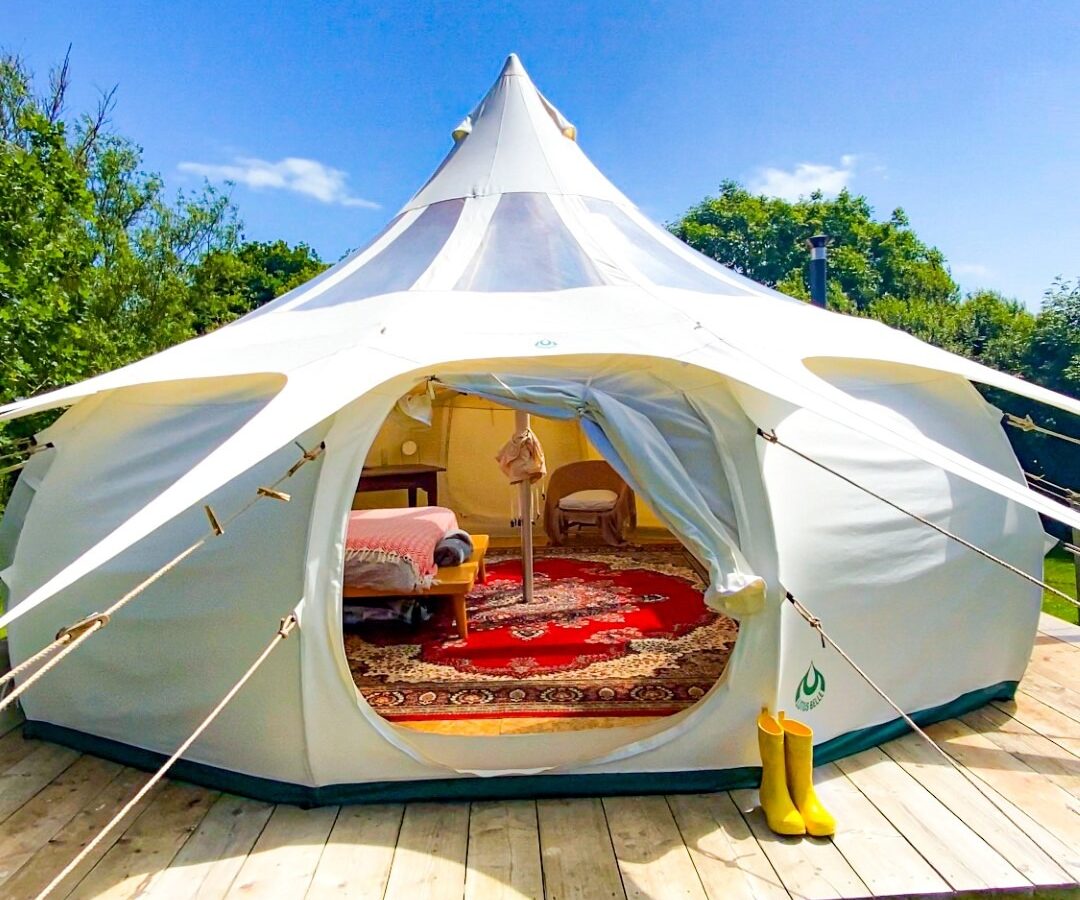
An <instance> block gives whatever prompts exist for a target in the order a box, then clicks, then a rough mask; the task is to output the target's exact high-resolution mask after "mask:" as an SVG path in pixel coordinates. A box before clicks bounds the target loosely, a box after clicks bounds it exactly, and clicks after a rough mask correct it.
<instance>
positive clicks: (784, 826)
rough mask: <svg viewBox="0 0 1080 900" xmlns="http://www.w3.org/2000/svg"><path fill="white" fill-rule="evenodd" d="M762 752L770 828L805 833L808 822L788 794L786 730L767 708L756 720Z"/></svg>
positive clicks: (763, 792) (765, 806)
mask: <svg viewBox="0 0 1080 900" xmlns="http://www.w3.org/2000/svg"><path fill="white" fill-rule="evenodd" d="M757 737H758V749H759V750H760V751H761V809H762V810H763V811H764V813H765V821H766V822H768V823H769V828H771V829H772V830H773V831H775V832H776V833H777V834H806V825H805V824H803V818H802V816H801V815H799V811H798V810H797V809H796V808H795V804H794V803H793V802H792V800H791V794H789V793H788V786H787V773H786V766H785V762H784V729H783V728H781V727H780V723H779V722H777V721H776V719H774V718H773V717H772V716H771V715H769V711H768V710H767V709H763V710H762V711H761V715H760V716H758V720H757Z"/></svg>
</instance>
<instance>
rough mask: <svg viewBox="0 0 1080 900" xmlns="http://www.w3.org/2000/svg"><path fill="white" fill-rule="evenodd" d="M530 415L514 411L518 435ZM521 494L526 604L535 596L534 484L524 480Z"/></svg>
mask: <svg viewBox="0 0 1080 900" xmlns="http://www.w3.org/2000/svg"><path fill="white" fill-rule="evenodd" d="M529 424H530V423H529V414H528V413H526V412H521V411H520V410H515V411H514V428H515V433H516V434H521V433H522V432H523V431H528V429H529ZM518 490H519V491H520V492H521V495H520V502H519V506H520V509H521V594H522V599H523V600H524V601H525V602H526V603H530V602H531V601H532V595H533V509H532V484H531V483H530V482H529V479H527V478H526V479H524V480H523V481H521V482H520V483H519V484H518Z"/></svg>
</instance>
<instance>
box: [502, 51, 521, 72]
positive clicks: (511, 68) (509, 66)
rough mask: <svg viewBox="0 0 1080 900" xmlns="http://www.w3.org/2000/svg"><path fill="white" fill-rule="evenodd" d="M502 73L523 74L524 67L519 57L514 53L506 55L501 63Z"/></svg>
mask: <svg viewBox="0 0 1080 900" xmlns="http://www.w3.org/2000/svg"><path fill="white" fill-rule="evenodd" d="M502 74H503V75H525V74H527V73H526V72H525V67H524V66H523V65H522V64H521V59H520V58H519V57H518V55H517V54H516V53H511V54H510V55H509V56H508V57H506V62H504V63H503V69H502Z"/></svg>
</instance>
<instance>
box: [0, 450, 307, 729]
mask: <svg viewBox="0 0 1080 900" xmlns="http://www.w3.org/2000/svg"><path fill="white" fill-rule="evenodd" d="M298 446H299V445H298ZM300 449H301V451H302V454H301V456H300V458H299V459H298V460H297V461H296V462H295V463H293V464H292V465H291V466H290V467H289V469H288V470H287V471H286V472H285V474H284V475H282V476H281V477H280V478H278V479H277V481H275V482H273V484H272V485H271V486H270V487H269V488H267V487H260V488H258V489H257V490H256V491H255V497H254V498H253V499H251V500H249V501H248V502H247V503H246V504H245V505H244V506H242V507H240V509H238V510H236V512H234V513H232V514H231V515H229V516H228V517H226V518H225V519H224V520H222V521H219V520H218V518H217V515H216V514H215V513H214V511H213V509H211V507H210V506H209V505H207V506H206V507H205V509H206V515H207V518H208V519H209V520H210V533H209V534H205V535H203V536H202V537H201V538H199V540H197V541H195V543H193V544H191V545H190V546H188V547H186V548H185V549H183V550H181V551H180V552H179V553H178V554H177V555H176V556H174V557H173V558H172V559H170V560H169V561H168V562H167V563H165V564H164V565H163V566H162V567H161V568H159V569H157V570H156V571H154V572H152V573H151V574H150V575H148V576H147V577H146V578H144V579H143V580H142V581H140V582H139V583H138V584H137V585H135V587H133V588H132V589H131V590H130V591H128V592H127V593H126V594H124V595H123V596H122V597H121V598H120V599H119V600H117V601H116V602H115V603H114V604H112V606H110V607H109V608H108V609H106V610H105V611H104V612H99V613H92V614H91V615H89V616H87V617H86V618H84V619H81V620H80V621H78V622H75V623H73V624H71V625H69V626H67V627H66V628H63V629H61V630H60V631H59V632H58V633H57V635H56V638H55V640H53V641H52V642H51V643H49V644H46V645H45V646H44V647H42V648H41V649H40V650H38V651H37V653H35V654H34V655H33V656H30V657H28V658H27V659H25V660H23V661H22V662H21V663H19V665H18V666H16V667H15V668H13V669H11V670H10V671H9V672H6V673H5V674H4V675H3V676H2V677H0V686H3V685H4V684H6V683H7V682H8V681H10V680H11V679H13V678H15V677H16V676H18V675H20V674H22V673H23V672H25V671H26V670H27V669H28V668H30V667H31V666H33V665H34V664H35V663H37V662H39V661H40V660H42V659H44V658H45V657H46V656H48V655H49V654H50V653H53V652H54V651H56V650H58V649H59V650H60V652H59V653H57V655H56V656H54V657H52V658H51V659H49V660H48V662H46V663H44V664H43V665H42V666H41V668H40V669H38V670H37V671H36V672H34V674H33V675H31V676H30V677H29V678H27V679H26V680H25V681H23V682H21V683H20V684H19V686H18V687H16V688H15V690H13V691H12V692H11V693H9V694H7V695H6V696H5V697H4V698H3V699H2V700H0V711H3V710H4V709H6V708H7V707H8V706H10V705H11V704H12V703H14V702H15V701H16V700H17V699H18V698H19V696H20V695H22V694H23V693H25V692H26V691H27V690H28V689H29V688H30V687H31V686H33V684H34V683H35V682H36V681H37V680H38V679H39V678H40V677H41V676H42V675H44V674H45V673H46V672H48V671H49V670H50V669H52V667H53V666H55V665H56V664H57V663H59V662H60V661H61V660H62V659H63V658H64V657H65V656H67V655H68V654H69V653H72V652H74V651H75V649H76V648H78V647H79V645H81V644H82V643H83V642H84V641H86V640H87V639H88V638H89V637H90V636H91V635H93V634H95V633H96V632H98V631H100V630H101V629H102V628H104V627H105V626H106V625H108V624H109V622H110V621H111V620H112V617H113V616H114V615H116V613H117V612H119V611H120V610H121V609H123V608H124V607H125V606H127V604H128V603H130V602H131V601H132V600H134V599H135V598H136V597H138V596H139V594H141V593H142V592H143V591H145V590H146V589H147V588H148V587H150V585H152V584H154V583H155V582H156V581H158V580H159V579H160V578H163V577H164V576H165V575H167V574H168V573H169V572H171V571H172V570H173V569H175V568H176V567H177V566H178V565H180V563H182V562H183V561H184V560H185V559H187V558H188V557H189V556H191V555H192V554H193V553H195V552H196V551H197V550H199V548H201V547H203V546H204V545H205V544H206V542H207V541H208V540H210V538H212V537H220V536H221V535H223V534H224V533H225V526H226V525H231V524H232V523H233V522H235V521H236V520H237V519H239V518H240V517H241V516H242V515H243V514H244V513H246V512H247V511H248V510H250V509H251V508H252V507H254V506H255V505H256V504H257V503H258V502H259V501H260V500H262V499H263V498H269V499H274V500H282V501H284V502H288V500H289V495H288V494H284V493H282V492H280V491H278V490H276V488H277V487H278V486H279V485H281V484H284V483H285V482H286V481H287V480H288V479H290V478H292V477H293V475H295V474H296V473H297V472H298V471H299V470H300V469H301V468H302V467H303V466H305V465H306V464H307V463H309V462H312V461H313V460H316V459H318V458H319V456H321V455H322V453H323V452H324V451H325V449H326V445H325V444H322V443H320V444H319V446H318V447H316V448H315V449H314V450H305V449H304V448H303V447H300ZM9 612H10V613H14V615H12V616H11V618H10V620H9V621H15V620H16V619H17V618H19V607H15V608H14V609H13V610H10V611H9ZM61 648H62V649H61Z"/></svg>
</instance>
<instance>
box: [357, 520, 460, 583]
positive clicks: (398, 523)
mask: <svg viewBox="0 0 1080 900" xmlns="http://www.w3.org/2000/svg"><path fill="white" fill-rule="evenodd" d="M453 528H457V516H455V515H454V513H453V510H449V509H447V508H446V507H444V506H416V507H411V508H409V509H364V510H359V509H358V510H353V511H352V512H351V513H350V514H349V527H348V532H347V534H346V537H345V572H344V583H345V592H346V595H348V594H350V593H353V592H355V591H357V590H359V591H362V592H363V593H365V594H368V595H369V596H370V595H372V594H374V593H382V594H386V595H395V594H414V593H419V592H422V591H425V590H426V589H428V588H430V587H431V584H432V582H433V581H434V579H435V575H436V573H437V572H438V567H437V566H436V565H435V545H436V544H438V543H439V541H440V540H442V537H443V535H444V534H446V532H448V531H450V530H451V529H453Z"/></svg>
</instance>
